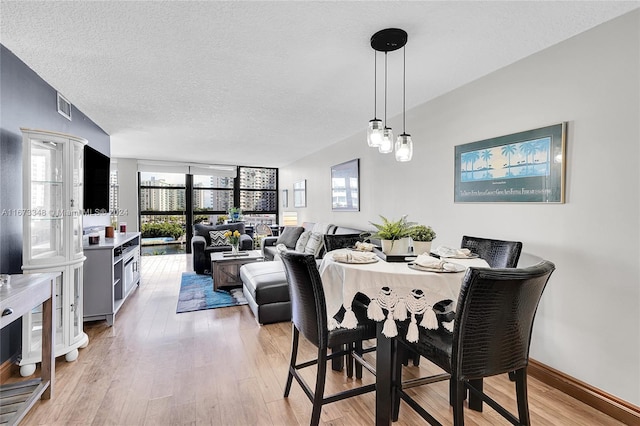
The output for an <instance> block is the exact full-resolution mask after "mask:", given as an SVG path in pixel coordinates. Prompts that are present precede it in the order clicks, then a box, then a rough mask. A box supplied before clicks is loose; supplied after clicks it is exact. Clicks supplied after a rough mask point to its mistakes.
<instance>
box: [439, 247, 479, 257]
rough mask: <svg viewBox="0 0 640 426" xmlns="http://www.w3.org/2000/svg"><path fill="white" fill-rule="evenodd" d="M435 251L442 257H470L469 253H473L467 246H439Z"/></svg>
mask: <svg viewBox="0 0 640 426" xmlns="http://www.w3.org/2000/svg"><path fill="white" fill-rule="evenodd" d="M435 253H436V254H438V255H440V256H441V257H469V255H470V254H471V250H469V249H466V248H463V249H457V248H451V247H444V246H439V247H438V248H437V249H436V250H435Z"/></svg>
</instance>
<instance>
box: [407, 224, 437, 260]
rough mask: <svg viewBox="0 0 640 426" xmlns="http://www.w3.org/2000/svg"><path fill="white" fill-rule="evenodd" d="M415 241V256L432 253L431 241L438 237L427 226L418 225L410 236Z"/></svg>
mask: <svg viewBox="0 0 640 426" xmlns="http://www.w3.org/2000/svg"><path fill="white" fill-rule="evenodd" d="M409 236H410V237H411V239H412V240H413V253H414V254H424V253H426V254H429V253H431V241H433V239H434V238H435V237H436V233H435V231H434V230H433V229H432V228H431V227H430V226H426V225H416V226H414V227H413V228H411V232H410V234H409Z"/></svg>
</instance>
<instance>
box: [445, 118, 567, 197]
mask: <svg viewBox="0 0 640 426" xmlns="http://www.w3.org/2000/svg"><path fill="white" fill-rule="evenodd" d="M566 132H567V123H566V122H564V123H559V124H554V125H551V126H547V127H541V128H538V129H533V130H527V131H524V132H519V133H514V134H510V135H505V136H499V137H495V138H491V139H485V140H481V141H477V142H471V143H468V144H464V145H458V146H456V147H455V160H454V161H455V165H454V170H455V172H454V173H455V179H454V201H455V202H456V203H487V202H488V203H500V202H503V203H564V195H565V164H566V156H565V145H566Z"/></svg>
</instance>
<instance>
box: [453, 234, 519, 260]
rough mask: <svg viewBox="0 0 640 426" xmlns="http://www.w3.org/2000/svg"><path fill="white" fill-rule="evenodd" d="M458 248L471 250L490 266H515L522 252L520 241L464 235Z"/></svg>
mask: <svg viewBox="0 0 640 426" xmlns="http://www.w3.org/2000/svg"><path fill="white" fill-rule="evenodd" d="M460 248H466V249H469V250H471V253H475V254H477V255H478V256H479V257H480V258H481V259H484V260H486V261H487V263H488V264H489V266H490V267H491V268H515V267H516V266H518V259H520V253H521V252H522V243H521V242H520V241H503V240H492V239H490V238H479V237H470V236H468V235H464V236H463V237H462V242H461V243H460Z"/></svg>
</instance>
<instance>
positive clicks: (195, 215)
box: [139, 166, 278, 255]
mask: <svg viewBox="0 0 640 426" xmlns="http://www.w3.org/2000/svg"><path fill="white" fill-rule="evenodd" d="M150 167H151V168H153V166H146V167H145V168H144V171H141V172H140V174H139V182H140V184H139V194H140V226H141V231H142V238H143V254H146V255H149V254H171V253H182V252H185V251H186V252H189V251H190V250H189V244H190V242H191V241H190V240H191V238H192V226H193V224H196V223H201V222H204V223H217V222H218V223H219V222H220V221H222V220H224V219H225V217H226V216H227V214H228V212H229V210H230V209H232V208H239V209H240V210H241V212H242V215H241V218H240V219H241V220H242V221H244V222H245V224H246V225H247V230H248V231H249V232H250V231H251V230H252V229H253V226H255V225H257V224H261V223H264V224H269V225H272V224H276V222H277V217H278V169H275V168H265V167H245V166H238V167H233V168H232V170H231V171H229V168H228V167H227V168H226V169H225V168H215V167H212V168H207V167H189V168H188V171H189V172H188V173H167V172H164V171H159V172H154V171H150ZM158 169H159V170H163V169H164V170H166V167H158Z"/></svg>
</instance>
